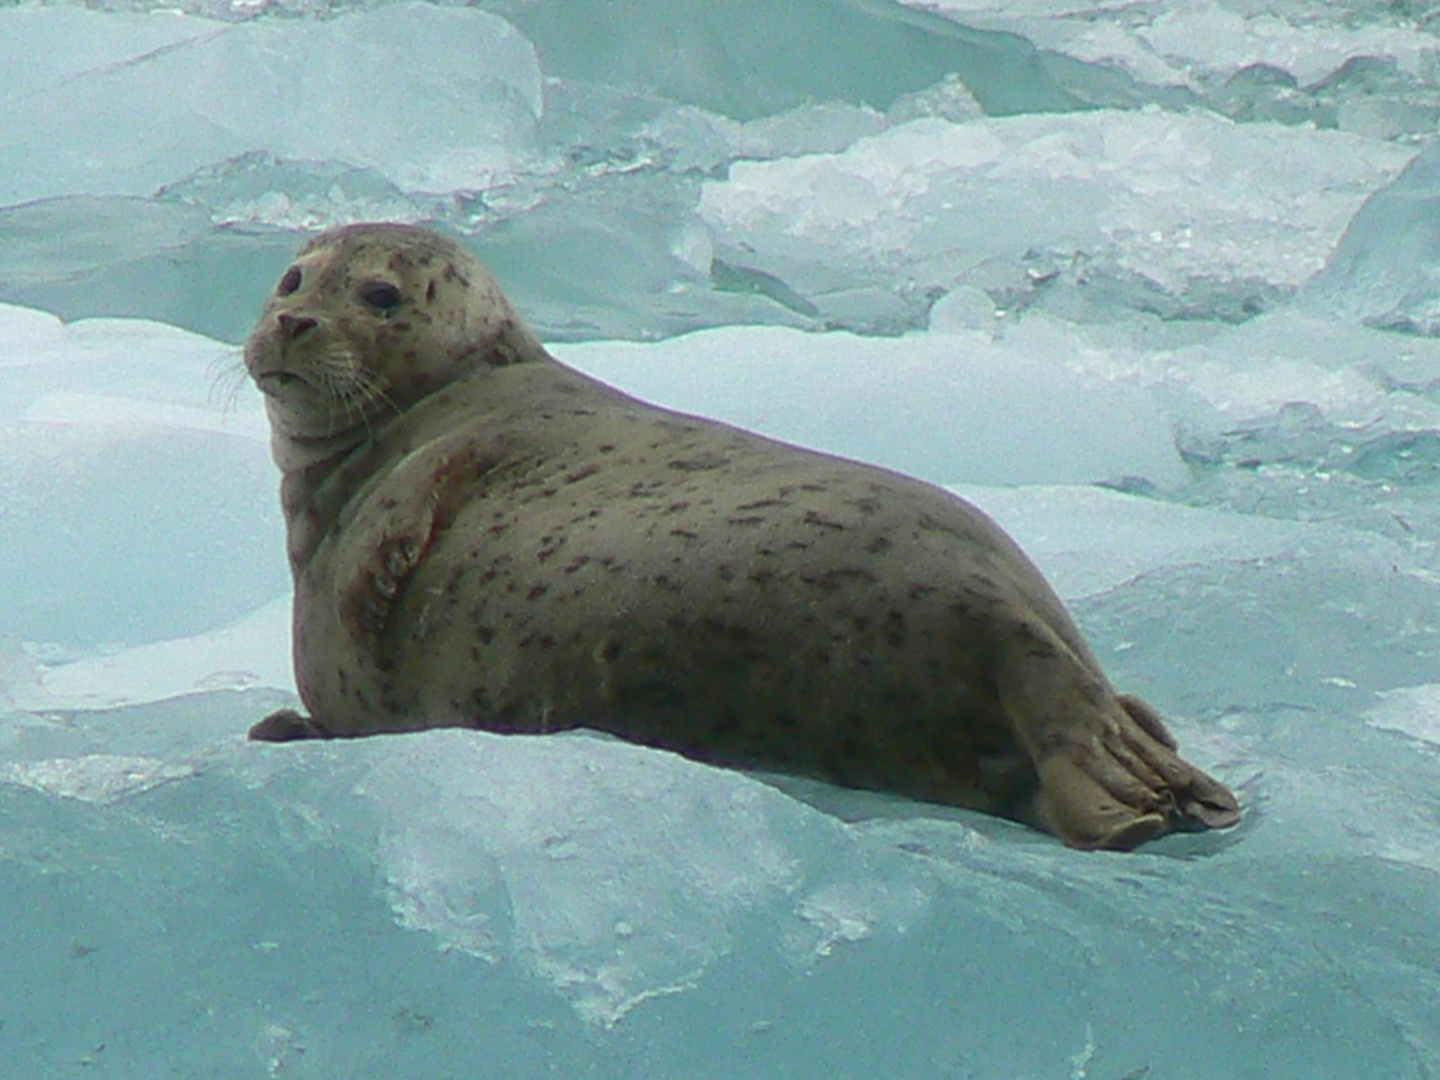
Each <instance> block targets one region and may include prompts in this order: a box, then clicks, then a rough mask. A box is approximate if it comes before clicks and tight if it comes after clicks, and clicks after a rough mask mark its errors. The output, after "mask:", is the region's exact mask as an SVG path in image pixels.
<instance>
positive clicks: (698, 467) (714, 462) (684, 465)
mask: <svg viewBox="0 0 1440 1080" xmlns="http://www.w3.org/2000/svg"><path fill="white" fill-rule="evenodd" d="M729 464H730V459H729V458H727V457H724V456H723V455H720V454H714V453H708V452H707V453H703V454H700V455H698V456H697V457H693V458H676V459H675V460H673V461H671V462H670V463H669V464H668V465H667V466H666V468H669V469H677V470H679V471H680V472H704V471H705V470H707V469H723V468H724V467H725V466H726V465H729Z"/></svg>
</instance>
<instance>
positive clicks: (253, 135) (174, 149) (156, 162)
mask: <svg viewBox="0 0 1440 1080" xmlns="http://www.w3.org/2000/svg"><path fill="white" fill-rule="evenodd" d="M167 21H168V22H170V23H171V24H172V25H170V26H162V27H161V28H160V29H158V30H157V29H155V28H154V25H155V24H157V23H165V22H167ZM102 37H103V38H106V39H107V40H104V41H99V39H101V38H102ZM0 40H4V42H5V46H4V48H5V53H6V55H23V56H28V57H29V58H30V60H29V64H28V66H29V67H30V70H29V71H27V72H26V77H25V78H24V79H23V80H20V79H14V78H13V77H12V78H11V79H10V80H7V81H9V82H10V85H9V86H8V87H5V88H0V102H3V104H4V108H5V113H6V129H5V136H4V138H3V140H0V177H3V179H0V203H19V202H24V201H28V200H32V199H40V198H45V197H52V196H57V195H71V194H88V195H150V194H153V193H154V192H155V191H156V190H157V189H158V188H160V187H161V186H162V185H164V184H166V183H169V182H171V181H175V180H179V179H181V178H183V177H184V176H186V175H187V174H189V173H191V172H194V171H195V170H196V169H199V168H200V167H202V166H206V165H210V164H212V163H216V162H219V161H222V160H224V159H226V158H231V157H236V156H238V155H241V154H244V153H248V152H252V151H269V152H271V153H275V154H279V155H282V156H285V157H291V158H302V159H308V160H319V161H325V160H329V159H337V160H341V161H345V162H348V163H350V164H352V165H360V166H368V167H371V168H374V169H376V170H378V171H379V172H381V173H382V174H384V175H386V176H389V177H391V178H392V179H394V180H395V181H396V182H398V183H401V184H404V185H406V186H408V187H411V188H416V189H420V190H425V191H444V192H450V191H454V190H456V189H459V188H465V187H470V188H478V187H483V186H486V185H487V184H489V183H491V182H493V179H494V177H495V175H496V174H497V173H500V174H503V173H506V172H507V171H509V170H511V169H512V168H513V166H512V161H513V159H514V158H515V157H516V155H518V154H523V153H525V152H526V150H527V149H528V148H529V143H528V139H529V135H530V132H531V130H532V129H533V127H534V123H535V120H536V119H537V117H538V116H539V114H540V111H541V108H542V106H541V100H540V99H541V88H540V71H539V67H538V65H537V62H536V59H535V53H534V48H533V46H531V44H530V43H529V42H528V41H527V40H525V39H524V38H523V37H521V36H520V35H519V34H518V33H517V32H516V31H515V30H514V28H513V27H511V26H510V25H509V24H508V23H506V22H505V21H504V20H502V19H500V18H498V17H495V16H492V15H489V14H487V13H485V12H480V11H474V10H470V9H465V8H442V7H436V6H433V5H430V4H424V3H413V4H410V3H405V4H397V5H392V6H389V7H385V8H381V9H378V10H376V11H373V12H362V13H355V14H349V15H343V16H341V17H339V18H336V19H333V20H329V21H325V22H320V23H317V24H315V26H314V27H313V29H311V30H310V32H308V33H303V34H300V33H295V32H294V28H293V24H289V23H285V22H251V23H244V24H240V25H227V24H224V23H213V22H207V21H205V20H202V19H196V18H193V17H186V16H164V15H159V14H154V15H144V16H131V15H103V14H100V13H91V12H82V11H79V10H75V9H67V8H52V7H42V8H13V7H10V8H5V9H0ZM97 42H98V43H97ZM157 42H163V43H162V44H159V45H158V47H157ZM122 43H123V44H122ZM407 56H424V57H425V63H424V64H423V65H416V64H410V63H405V62H403V58H404V57H407ZM419 101H423V102H425V104H424V106H423V108H422V107H417V106H416V105H415V104H413V103H414V102H419Z"/></svg>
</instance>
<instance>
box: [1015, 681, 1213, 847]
mask: <svg viewBox="0 0 1440 1080" xmlns="http://www.w3.org/2000/svg"><path fill="white" fill-rule="evenodd" d="M1119 700H1120V704H1121V705H1122V706H1123V709H1124V711H1123V712H1122V713H1121V714H1120V716H1121V717H1122V718H1123V719H1120V721H1119V723H1118V724H1117V725H1116V726H1115V727H1114V728H1112V729H1110V730H1107V731H1104V732H1103V733H1102V734H1098V735H1097V734H1094V733H1092V732H1088V731H1086V730H1085V729H1084V727H1083V726H1080V725H1077V726H1075V727H1074V728H1072V729H1068V730H1067V731H1066V732H1065V737H1063V738H1059V739H1056V740H1054V742H1052V743H1051V744H1050V745H1049V746H1048V747H1047V748H1046V749H1047V750H1048V751H1049V752H1048V753H1046V754H1045V755H1044V757H1043V759H1042V760H1041V761H1039V762H1038V763H1037V766H1036V771H1037V773H1038V774H1039V777H1040V793H1039V797H1038V798H1037V801H1036V809H1037V816H1038V817H1039V819H1040V824H1041V825H1042V826H1043V827H1044V828H1046V829H1049V830H1050V831H1051V832H1053V833H1055V834H1056V835H1057V836H1059V837H1060V838H1061V839H1062V840H1064V841H1065V842H1066V843H1067V844H1070V845H1071V846H1072V847H1080V848H1090V849H1095V848H1104V849H1108V850H1117V851H1124V850H1128V849H1130V848H1133V847H1135V846H1136V845H1137V844H1142V843H1144V842H1145V841H1147V840H1153V839H1155V838H1156V837H1157V836H1162V835H1164V834H1165V833H1167V832H1172V831H1174V830H1177V829H1179V830H1201V829H1224V828H1228V827H1230V826H1231V825H1234V824H1236V823H1237V822H1238V821H1239V820H1240V804H1239V803H1238V802H1237V801H1236V799H1235V796H1234V795H1233V794H1231V792H1230V790H1229V789H1228V788H1226V787H1225V785H1224V784H1222V783H1220V782H1219V781H1218V780H1216V779H1215V778H1214V777H1212V776H1210V775H1208V774H1207V773H1205V772H1203V771H1201V770H1200V769H1197V768H1196V767H1195V766H1194V765H1191V764H1190V763H1189V762H1188V761H1186V760H1185V759H1184V758H1182V757H1180V756H1179V754H1177V753H1176V752H1175V749H1174V745H1175V744H1174V739H1173V738H1172V737H1171V736H1170V732H1169V731H1168V730H1167V729H1166V728H1165V725H1164V723H1163V722H1162V721H1161V720H1160V717H1159V715H1158V714H1157V713H1156V712H1155V711H1154V710H1153V709H1152V708H1151V707H1150V706H1149V705H1147V704H1146V703H1145V702H1143V701H1141V700H1139V699H1138V698H1133V697H1129V696H1128V695H1127V696H1124V697H1121V698H1120V699H1119Z"/></svg>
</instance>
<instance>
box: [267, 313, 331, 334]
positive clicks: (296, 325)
mask: <svg viewBox="0 0 1440 1080" xmlns="http://www.w3.org/2000/svg"><path fill="white" fill-rule="evenodd" d="M276 321H278V322H279V323H280V334H281V336H282V337H284V338H287V339H288V340H290V341H294V340H295V339H296V338H298V337H300V336H301V335H302V334H304V333H306V332H307V331H309V330H313V329H315V327H316V326H318V325H320V324H319V323H317V322H316V321H315V320H314V319H312V318H310V317H309V316H308V315H287V314H285V313H283V312H282V313H281V314H280V315H277V316H276Z"/></svg>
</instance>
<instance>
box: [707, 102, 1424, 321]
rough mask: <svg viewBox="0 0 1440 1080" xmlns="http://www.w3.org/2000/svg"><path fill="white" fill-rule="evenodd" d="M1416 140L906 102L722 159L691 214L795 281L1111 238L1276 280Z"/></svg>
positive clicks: (1181, 278) (1180, 279)
mask: <svg viewBox="0 0 1440 1080" xmlns="http://www.w3.org/2000/svg"><path fill="white" fill-rule="evenodd" d="M1415 153H1416V150H1415V149H1414V148H1413V147H1402V146H1397V145H1394V144H1391V143H1385V142H1380V141H1377V140H1369V139H1363V138H1360V137H1358V136H1354V135H1348V134H1345V133H1342V132H1334V131H1315V130H1312V129H1309V128H1298V127H1285V126H1282V125H1279V124H1261V123H1251V124H1243V125H1242V124H1235V123H1232V122H1231V121H1229V120H1227V119H1225V118H1224V117H1220V116H1217V115H1215V114H1213V113H1204V112H1200V111H1196V112H1192V113H1172V112H1163V111H1160V110H1158V109H1146V110H1141V111H1136V112H1123V113H1122V112H1114V111H1106V110H1097V111H1093V112H1079V113H1066V114H1055V115H1048V114H1044V115H1026V116H1015V117H1008V118H985V119H978V120H971V121H968V122H965V123H959V124H956V123H950V122H947V121H944V120H939V119H921V120H915V121H912V122H910V123H908V124H903V125H900V126H898V127H895V128H892V129H890V130H888V131H886V132H883V133H881V134H878V135H874V136H870V137H866V138H862V139H859V140H857V141H856V142H855V144H854V145H853V146H851V147H849V148H848V149H846V150H844V151H842V152H840V153H835V154H810V155H807V156H805V157H799V158H785V159H780V160H776V161H763V162H745V161H739V162H736V163H734V164H733V165H732V166H731V168H730V170H729V173H728V175H727V177H726V179H724V180H714V181H710V182H708V183H707V184H706V186H705V189H704V193H703V195H702V197H701V201H700V213H701V216H702V217H703V218H704V219H705V221H706V222H707V224H708V225H709V226H710V228H711V230H712V232H713V233H714V236H715V241H716V246H717V250H718V251H719V252H721V253H722V254H724V253H726V252H733V253H740V254H732V255H729V256H727V257H731V258H738V259H740V260H741V261H744V262H745V264H746V265H752V266H755V267H756V268H758V269H763V270H765V271H767V272H769V273H773V274H775V275H777V276H779V277H780V278H782V279H783V280H784V281H786V282H787V283H788V284H790V285H791V286H793V287H795V288H797V289H800V290H801V291H802V292H804V293H805V294H806V295H810V296H814V295H816V294H817V293H821V292H824V291H826V290H827V289H837V288H840V287H841V286H842V285H843V284H844V282H845V281H847V280H853V275H854V273H855V272H856V270H857V269H858V270H860V271H868V272H872V273H873V272H882V271H891V272H893V271H897V270H903V277H904V278H905V280H908V281H910V282H911V283H912V285H913V286H915V287H925V286H938V287H942V288H945V287H949V286H950V284H952V283H953V282H954V281H955V280H956V278H957V277H958V276H959V275H961V274H963V273H965V272H967V271H969V270H971V269H972V268H973V267H975V266H976V265H978V264H979V263H980V262H982V261H983V260H984V259H985V258H987V257H991V256H995V255H1007V256H1010V257H1012V258H1013V257H1018V256H1019V255H1021V254H1023V253H1024V252H1026V251H1027V250H1030V249H1035V250H1040V251H1057V250H1059V251H1064V250H1072V251H1080V252H1086V253H1089V254H1091V255H1111V256H1112V257H1113V258H1114V259H1115V261H1116V264H1117V265H1118V266H1119V267H1120V268H1122V269H1123V270H1126V271H1130V272H1133V273H1136V274H1139V275H1142V276H1144V277H1146V278H1149V279H1150V280H1152V281H1154V282H1156V283H1158V284H1159V285H1160V286H1162V287H1163V288H1166V289H1172V290H1173V289H1177V288H1181V287H1183V286H1184V285H1185V284H1186V283H1187V281H1189V280H1190V279H1192V278H1196V277H1205V278H1207V279H1231V280H1248V279H1256V280H1261V281H1264V282H1268V283H1270V284H1271V285H1274V286H1285V287H1292V286H1298V285H1300V284H1301V283H1303V282H1304V281H1305V280H1306V279H1308V278H1309V277H1310V276H1311V275H1313V274H1314V273H1315V272H1316V271H1318V270H1319V269H1320V268H1321V267H1322V266H1323V265H1324V262H1325V259H1326V258H1327V256H1328V255H1329V253H1330V251H1331V250H1332V248H1333V247H1334V246H1335V243H1336V242H1337V241H1338V240H1339V238H1340V235H1341V233H1342V232H1343V231H1344V229H1345V226H1346V224H1347V223H1348V222H1349V221H1350V219H1351V217H1352V216H1353V215H1354V213H1355V211H1356V209H1357V208H1358V207H1359V205H1360V203H1361V202H1362V201H1363V200H1364V199H1365V197H1366V196H1368V195H1369V194H1370V193H1372V192H1373V191H1375V190H1376V189H1378V188H1380V187H1382V186H1383V185H1384V184H1385V183H1387V182H1388V181H1389V180H1390V179H1392V178H1393V177H1394V176H1395V175H1396V174H1397V173H1398V172H1399V171H1400V170H1401V169H1402V168H1403V167H1404V166H1405V164H1406V163H1407V162H1408V161H1409V160H1410V159H1411V158H1413V157H1414V156H1415ZM827 268H837V269H836V270H833V271H827ZM838 268H843V269H838ZM827 274H828V275H829V276H828V277H827ZM832 279H833V280H832Z"/></svg>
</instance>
